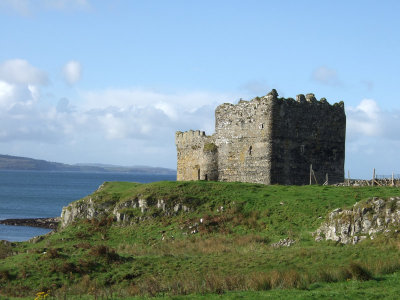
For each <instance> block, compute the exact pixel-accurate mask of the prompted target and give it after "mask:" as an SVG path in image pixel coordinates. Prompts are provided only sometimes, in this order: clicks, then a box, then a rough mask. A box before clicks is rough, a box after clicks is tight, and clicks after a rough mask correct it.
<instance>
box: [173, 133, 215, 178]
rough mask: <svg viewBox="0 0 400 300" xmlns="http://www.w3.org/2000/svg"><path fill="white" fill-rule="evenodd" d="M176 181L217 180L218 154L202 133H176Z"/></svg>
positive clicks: (210, 138)
mask: <svg viewBox="0 0 400 300" xmlns="http://www.w3.org/2000/svg"><path fill="white" fill-rule="evenodd" d="M175 142H176V146H177V152H178V166H177V180H184V181H185V180H218V152H217V148H216V146H215V144H214V143H213V142H214V141H213V138H212V137H210V136H207V135H206V134H205V132H204V131H200V130H196V131H193V130H190V131H186V132H177V133H176V134H175Z"/></svg>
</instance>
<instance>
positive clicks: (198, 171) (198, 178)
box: [197, 169, 200, 180]
mask: <svg viewBox="0 0 400 300" xmlns="http://www.w3.org/2000/svg"><path fill="white" fill-rule="evenodd" d="M197 180H200V169H197Z"/></svg>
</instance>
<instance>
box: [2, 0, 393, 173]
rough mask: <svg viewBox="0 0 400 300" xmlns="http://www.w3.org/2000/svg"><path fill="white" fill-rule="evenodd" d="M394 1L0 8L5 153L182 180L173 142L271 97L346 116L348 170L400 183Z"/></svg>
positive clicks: (84, 0)
mask: <svg viewBox="0 0 400 300" xmlns="http://www.w3.org/2000/svg"><path fill="white" fill-rule="evenodd" d="M399 11H400V2H398V1H329V2H328V1H189V0H187V1H128V0H126V1H93V0H52V1H51V0H35V1H33V0H0V35H1V37H2V38H1V39H0V49H1V51H0V149H1V151H0V153H2V154H3V153H4V154H10V155H23V156H29V157H34V158H41V159H48V160H53V161H60V162H65V163H78V162H101V163H111V164H122V165H142V164H146V165H152V166H164V167H171V168H175V166H176V152H175V145H174V132H175V131H176V130H181V131H183V130H188V129H202V130H206V131H207V133H212V132H213V127H214V109H215V107H216V106H217V105H218V104H221V103H223V102H232V103H235V102H237V101H238V99H239V98H243V99H251V98H253V97H255V96H262V95H265V94H266V93H268V92H269V91H270V90H271V89H272V88H276V89H277V90H278V92H279V94H280V95H281V96H285V97H295V96H296V95H297V94H300V93H304V94H306V93H310V92H312V93H314V94H315V95H316V97H317V98H322V97H325V98H327V99H328V101H329V102H330V103H334V102H337V101H340V100H343V101H344V102H345V106H346V114H347V121H348V122H347V123H348V124H347V143H346V170H350V173H351V175H352V176H356V177H364V178H368V177H370V176H371V173H372V168H373V167H375V168H376V169H377V173H378V174H390V173H391V172H392V171H394V172H395V173H400V162H399V161H398V160H396V156H397V149H399V146H400V132H399V130H398V128H400V127H399V126H400V111H399V109H398V98H399V97H398V93H397V88H398V86H399V83H400V75H399V71H400V59H399V53H400V34H399V29H400V20H399V18H398V16H397V14H398V12H399Z"/></svg>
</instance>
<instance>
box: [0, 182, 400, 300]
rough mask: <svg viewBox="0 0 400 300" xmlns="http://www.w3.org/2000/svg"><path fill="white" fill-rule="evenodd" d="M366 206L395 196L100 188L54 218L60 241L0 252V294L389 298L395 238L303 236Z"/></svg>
mask: <svg viewBox="0 0 400 300" xmlns="http://www.w3.org/2000/svg"><path fill="white" fill-rule="evenodd" d="M372 196H376V197H383V198H385V197H391V196H400V189H399V188H395V187H333V186H276V185H273V186H265V185H259V184H245V183H225V182H156V183H149V184H139V183H127V182H108V183H105V184H103V185H102V186H101V187H100V188H99V189H98V190H97V191H95V192H94V193H93V194H92V195H89V196H87V197H85V198H83V199H80V200H78V201H76V202H73V203H71V204H70V205H69V206H68V207H66V208H65V209H64V210H63V218H64V220H63V226H64V228H63V229H59V231H58V232H56V233H54V234H52V235H48V236H45V237H43V238H37V239H35V240H34V241H33V242H31V243H28V242H24V243H16V244H15V245H10V244H3V246H2V247H0V257H3V258H4V259H2V260H0V291H1V293H2V295H8V296H31V297H32V296H33V295H34V294H35V293H36V292H38V291H47V290H50V293H51V295H54V296H56V297H59V298H65V297H66V298H68V299H73V298H74V297H76V298H79V297H80V296H81V295H91V297H92V298H90V297H89V298H88V299H96V298H97V297H100V296H102V297H108V299H110V298H111V295H113V296H114V297H115V298H118V299H121V298H126V297H131V296H143V295H150V296H155V295H186V294H192V296H193V297H195V298H201V297H202V296H201V295H203V294H205V293H211V294H213V295H216V294H222V293H226V294H225V297H227V298H231V297H232V298H234V297H235V295H236V296H239V297H244V298H246V297H251V298H253V297H259V298H265V297H271V298H274V297H275V298H276V297H278V298H279V297H284V298H292V299H293V298H302V299H307V298H310V297H315V298H320V297H321V296H323V295H325V297H328V298H329V297H334V296H335V295H336V296H337V295H341V293H343V289H348V290H349V295H352V298H353V299H354V297H357V296H359V297H361V294H362V296H363V297H366V298H373V295H377V294H380V295H386V296H387V295H388V294H387V293H389V292H393V290H394V289H395V286H392V284H393V282H395V283H396V282H400V277H399V276H400V275H396V274H397V273H396V272H397V271H399V270H400V263H399V262H400V252H399V247H400V246H399V245H400V238H399V237H398V235H397V233H396V234H393V235H391V236H385V235H378V236H376V237H375V238H374V239H373V240H371V239H366V240H364V241H362V242H360V243H358V244H356V245H342V244H340V243H335V242H332V241H321V242H316V241H315V240H314V237H313V236H312V235H311V233H312V232H314V231H315V230H316V229H317V228H318V227H319V226H320V225H321V224H322V223H323V222H324V221H325V220H326V217H327V215H328V214H329V213H330V212H331V211H332V210H333V209H335V208H337V207H343V208H345V207H350V206H352V205H353V204H354V203H356V202H358V201H361V200H363V199H368V198H370V197H372ZM71 225H72V226H71ZM289 245H290V247H286V246H289ZM334 282H336V283H334ZM382 287H385V288H387V290H385V291H382V290H381V288H382ZM378 288H379V290H378ZM292 289H297V290H292ZM367 290H369V293H370V294H365V291H367ZM229 291H236V292H235V293H236V294H232V293H230V292H229ZM361 291H362V293H361ZM368 295H370V296H371V297H369V296H368ZM210 297H213V296H212V295H208V296H204V299H205V298H210ZM215 297H217V296H215ZM218 297H220V296H218ZM218 299H219V298H218Z"/></svg>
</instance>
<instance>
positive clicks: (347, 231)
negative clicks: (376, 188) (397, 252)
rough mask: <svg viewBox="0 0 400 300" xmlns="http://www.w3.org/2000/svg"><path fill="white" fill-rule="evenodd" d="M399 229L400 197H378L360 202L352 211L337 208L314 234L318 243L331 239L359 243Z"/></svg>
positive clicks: (346, 242)
mask: <svg viewBox="0 0 400 300" xmlns="http://www.w3.org/2000/svg"><path fill="white" fill-rule="evenodd" d="M399 230H400V197H391V198H388V199H380V198H377V197H374V198H371V199H368V200H366V201H360V202H357V203H356V204H354V205H353V207H352V208H350V209H341V208H337V209H335V210H333V211H332V212H331V213H329V215H328V217H327V221H326V222H324V223H323V224H322V225H321V227H320V228H318V229H317V231H315V232H314V233H313V235H314V237H315V240H316V241H321V240H324V239H325V240H332V241H336V242H339V243H342V244H356V243H358V242H360V241H362V240H364V239H366V238H371V239H373V238H374V237H376V235H377V234H379V233H383V234H390V233H397V232H399Z"/></svg>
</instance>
